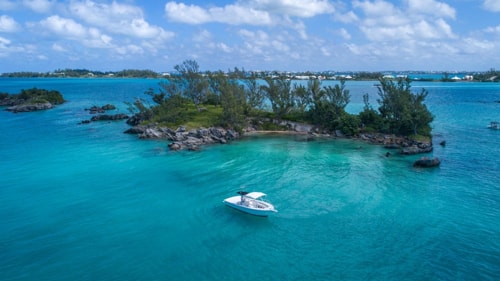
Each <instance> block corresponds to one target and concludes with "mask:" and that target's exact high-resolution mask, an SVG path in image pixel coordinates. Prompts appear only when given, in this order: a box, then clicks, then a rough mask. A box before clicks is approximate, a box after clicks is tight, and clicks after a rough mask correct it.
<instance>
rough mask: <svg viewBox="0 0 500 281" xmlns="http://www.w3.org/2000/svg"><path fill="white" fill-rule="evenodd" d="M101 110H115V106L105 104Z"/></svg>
mask: <svg viewBox="0 0 500 281" xmlns="http://www.w3.org/2000/svg"><path fill="white" fill-rule="evenodd" d="M101 108H102V109H103V110H115V109H116V106H114V105H112V104H109V103H108V104H106V105H103V106H102V107H101Z"/></svg>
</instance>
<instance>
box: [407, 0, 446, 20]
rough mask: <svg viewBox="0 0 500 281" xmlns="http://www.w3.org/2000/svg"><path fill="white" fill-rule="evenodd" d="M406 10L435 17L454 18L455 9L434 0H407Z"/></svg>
mask: <svg viewBox="0 0 500 281" xmlns="http://www.w3.org/2000/svg"><path fill="white" fill-rule="evenodd" d="M407 1H408V12H410V13H412V14H414V13H418V14H420V13H422V14H429V15H433V16H436V17H445V18H452V19H454V18H455V9H453V8H452V7H451V6H450V5H448V4H446V3H443V2H438V1H435V0H407Z"/></svg>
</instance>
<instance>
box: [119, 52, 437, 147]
mask: <svg viewBox="0 0 500 281" xmlns="http://www.w3.org/2000/svg"><path fill="white" fill-rule="evenodd" d="M174 68H175V70H176V71H177V73H178V74H177V75H172V76H170V77H169V78H168V79H165V80H164V81H161V82H160V91H159V92H155V91H154V90H153V89H150V90H149V91H147V92H146V94H147V95H148V96H149V97H150V99H151V100H152V101H153V102H154V104H153V105H152V106H150V105H146V103H145V102H144V101H143V100H142V99H137V100H135V101H134V102H129V103H128V105H129V110H130V112H131V113H132V117H131V118H130V119H128V120H127V123H128V124H129V125H131V126H132V128H130V129H129V130H127V131H126V133H130V134H137V135H138V136H139V138H144V139H148V138H158V139H167V140H169V141H171V143H170V144H169V147H170V149H171V150H182V149H189V150H198V149H200V146H201V145H205V144H212V143H226V142H228V141H230V140H232V139H235V138H238V137H240V136H242V135H245V134H250V133H255V132H283V133H292V134H304V135H307V136H310V138H309V137H308V138H307V139H308V140H309V139H313V138H314V137H321V136H328V137H344V138H353V139H360V140H362V141H366V142H369V143H374V144H380V145H384V146H385V147H387V148H394V149H400V153H401V154H406V155H407V154H417V153H428V152H431V151H432V135H431V126H430V124H431V122H432V121H433V119H434V116H433V115H432V114H431V112H430V111H429V110H428V109H427V107H426V105H425V103H424V101H425V98H426V96H427V91H426V90H425V89H422V90H421V91H420V92H418V93H414V92H412V91H411V80H410V79H408V78H399V79H397V80H394V79H388V78H386V77H385V78H384V77H379V79H378V84H377V88H378V95H379V99H377V102H378V108H374V107H373V106H372V105H371V104H370V102H369V99H368V94H365V95H364V104H365V106H364V109H363V111H362V112H360V113H359V114H350V113H348V112H346V111H345V108H346V106H347V105H348V103H349V102H350V92H349V90H348V89H347V86H346V80H345V79H341V80H340V81H339V83H338V84H336V85H335V86H323V85H322V82H321V81H322V80H321V79H317V78H312V79H309V80H308V81H307V83H293V84H292V80H291V79H289V78H288V77H287V76H279V75H277V76H266V77H264V78H261V77H259V76H257V75H249V76H246V77H245V78H241V76H234V77H233V76H230V75H226V73H224V72H222V71H218V72H209V73H201V71H200V70H199V66H198V63H197V62H196V61H193V60H187V61H184V62H183V63H182V64H179V65H176V66H175V67H174ZM172 128H174V129H172ZM175 128H177V129H175Z"/></svg>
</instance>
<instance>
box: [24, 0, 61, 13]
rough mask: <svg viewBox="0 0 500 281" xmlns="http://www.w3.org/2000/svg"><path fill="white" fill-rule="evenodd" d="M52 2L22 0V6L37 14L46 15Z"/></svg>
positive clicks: (48, 0)
mask: <svg viewBox="0 0 500 281" xmlns="http://www.w3.org/2000/svg"><path fill="white" fill-rule="evenodd" d="M54 3H55V2H54V1H51V0H23V5H24V6H25V7H28V8H29V9H31V10H33V11H35V12H37V13H47V12H49V11H50V10H51V9H52V6H53V5H54Z"/></svg>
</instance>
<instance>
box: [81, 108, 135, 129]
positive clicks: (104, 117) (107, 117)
mask: <svg viewBox="0 0 500 281" xmlns="http://www.w3.org/2000/svg"><path fill="white" fill-rule="evenodd" d="M115 109H116V107H115V106H114V105H112V104H106V105H103V106H96V105H94V106H92V107H91V108H85V111H88V112H89V113H90V114H96V115H95V116H92V118H90V120H84V121H82V122H80V124H88V123H90V122H96V121H116V120H125V119H127V120H128V119H129V118H130V117H129V116H128V115H127V114H124V113H117V114H103V113H105V112H106V111H108V110H115Z"/></svg>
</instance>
